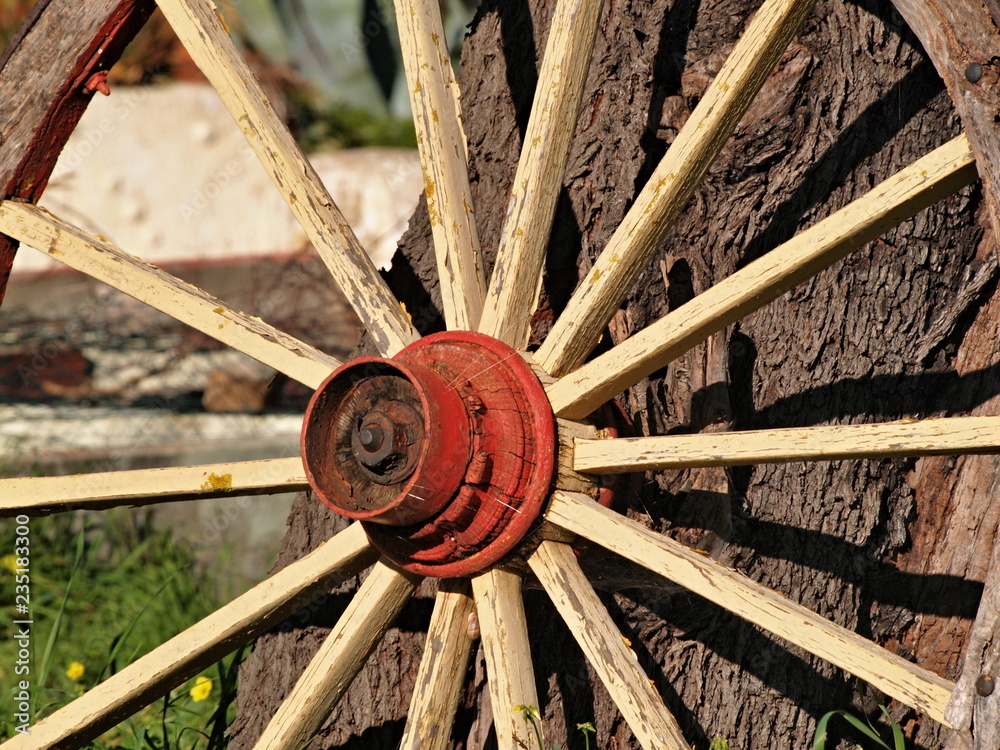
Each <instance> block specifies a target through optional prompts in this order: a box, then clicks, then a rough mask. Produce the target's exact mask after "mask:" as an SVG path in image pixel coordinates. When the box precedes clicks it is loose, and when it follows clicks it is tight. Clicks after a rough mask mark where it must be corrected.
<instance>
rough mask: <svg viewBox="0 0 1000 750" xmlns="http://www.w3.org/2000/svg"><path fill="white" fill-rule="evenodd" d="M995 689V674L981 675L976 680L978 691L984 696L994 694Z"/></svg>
mask: <svg viewBox="0 0 1000 750" xmlns="http://www.w3.org/2000/svg"><path fill="white" fill-rule="evenodd" d="M995 689H996V680H994V679H993V675H991V674H984V675H980V676H979V679H978V680H976V692H977V693H979V694H980V695H981V696H983V697H984V698H985V697H986V696H987V695H993V691H994V690H995Z"/></svg>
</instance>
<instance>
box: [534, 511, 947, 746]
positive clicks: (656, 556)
mask: <svg viewBox="0 0 1000 750" xmlns="http://www.w3.org/2000/svg"><path fill="white" fill-rule="evenodd" d="M546 518H547V519H548V520H549V521H551V522H552V523H554V524H556V525H557V526H560V527H562V528H564V529H566V530H567V531H571V532H573V533H574V534H579V535H580V536H582V537H584V538H585V539H588V540H590V541H592V542H594V543H595V544H600V545H601V546H602V547H605V548H606V549H609V550H611V551H612V552H615V553H616V554H619V555H621V556H622V557H624V558H626V559H628V560H631V561H632V562H634V563H636V564H638V565H642V566H643V567H645V568H647V569H649V570H651V571H653V572H654V573H656V574H658V575H661V576H663V577H664V578H667V579H669V580H671V581H673V582H674V583H677V584H679V585H681V586H683V587H684V588H686V589H688V590H689V591H692V592H694V593H696V594H698V595H699V596H703V597H705V598H706V599H708V600H709V601H712V602H714V603H715V604H717V605H719V606H720V607H723V608H725V609H728V610H729V611H730V612H733V613H734V614H737V615H739V616H740V617H742V618H744V619H746V620H749V621H750V622H752V623H753V624H754V625H757V626H759V627H761V628H763V629H764V630H766V631H768V632H770V633H773V634H774V635H776V636H778V637H780V638H784V639H785V640H786V641H789V642H790V643H792V644H794V645H796V646H798V647H800V648H803V649H805V650H806V651H808V652H809V653H811V654H814V655H815V656H818V657H820V658H822V659H825V660H826V661H828V662H830V663H831V664H834V665H836V666H838V667H840V668H841V669H844V670H846V671H847V672H850V673H851V674H853V675H855V676H856V677H860V678H861V679H862V680H864V681H865V682H867V683H869V684H870V685H872V686H873V687H875V688H877V689H878V690H881V691H882V692H883V693H886V694H887V695H890V696H892V697H893V698H896V699H897V700H899V701H902V702H903V703H905V704H906V705H908V706H912V707H913V708H915V709H917V710H918V711H922V712H924V713H926V714H927V715H928V716H930V717H931V718H933V719H934V720H935V721H938V722H940V723H942V724H944V725H945V726H949V724H948V722H947V721H946V720H945V716H944V711H945V708H946V707H947V705H948V701H949V699H950V698H951V692H952V690H953V689H954V684H953V683H951V682H949V681H948V680H946V679H944V678H943V677H938V676H937V675H936V674H934V673H933V672H930V671H929V670H926V669H923V668H922V667H918V666H917V665H916V664H913V663H911V662H908V661H906V659H904V658H902V657H901V656H897V655H896V654H894V653H892V652H890V651H887V650H886V649H883V648H882V647H881V646H878V645H876V644H874V643H872V642H871V641H869V640H867V639H865V638H863V637H861V636H860V635H858V634H857V633H853V632H851V631H850V630H848V629H847V628H844V627H841V626H840V625H836V624H834V623H832V622H830V621H828V620H826V619H824V618H823V617H820V616H819V615H817V614H816V613H815V612H812V611H810V610H808V609H806V608H805V607H803V606H801V605H799V604H796V603H794V602H792V601H791V600H789V599H786V598H785V597H784V596H782V595H781V594H778V593H777V592H775V591H772V590H771V589H769V588H766V587H765V586H761V585H760V584H759V583H755V582H754V581H752V580H751V579H749V578H747V577H746V576H744V575H743V574H741V573H738V572H737V571H735V570H732V569H730V568H726V567H724V566H722V565H719V564H718V563H717V562H715V561H714V560H712V559H711V558H709V557H706V556H705V555H702V554H699V553H698V552H696V551H694V550H692V549H690V548H689V547H685V546H684V545H683V544H680V543H679V542H676V541H674V540H673V539H670V538H668V537H664V536H661V535H660V534H657V533H655V532H653V531H650V530H649V529H647V528H645V527H644V526H641V525H640V524H638V523H636V522H635V521H632V520H630V519H627V518H625V517H624V516H622V515H619V514H618V513H615V512H614V511H611V510H608V509H606V508H603V507H601V506H600V505H598V504H597V503H595V502H593V501H592V500H591V499H590V498H588V497H587V496H586V495H580V494H574V493H568V492H556V493H554V494H553V497H552V504H551V505H550V507H549V510H548V512H547V514H546Z"/></svg>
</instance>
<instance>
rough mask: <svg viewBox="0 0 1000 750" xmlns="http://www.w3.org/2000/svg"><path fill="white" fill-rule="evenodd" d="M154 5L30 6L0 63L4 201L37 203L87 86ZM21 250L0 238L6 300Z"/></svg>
mask: <svg viewBox="0 0 1000 750" xmlns="http://www.w3.org/2000/svg"><path fill="white" fill-rule="evenodd" d="M155 7H156V6H155V5H154V4H153V2H152V0H93V2H86V3H83V2H79V1H78V0H44V1H43V2H39V3H38V4H37V5H36V6H35V7H34V8H33V9H32V13H31V15H30V16H29V18H28V19H26V25H25V26H23V27H22V28H21V29H20V30H19V32H18V33H17V34H16V35H15V37H14V39H13V40H12V43H11V44H12V46H10V47H8V48H7V49H6V50H4V57H3V63H2V66H0V101H3V102H4V106H3V108H2V110H0V199H4V198H11V197H16V198H20V199H22V200H26V201H29V202H32V203H34V202H36V201H37V200H38V198H39V197H40V196H41V194H42V191H43V190H44V189H45V186H46V185H47V184H48V180H49V175H50V174H51V173H52V169H53V168H54V167H55V164H56V159H57V158H58V156H59V153H60V152H61V151H62V149H63V146H65V145H66V141H67V140H68V139H69V136H70V134H71V133H72V132H73V129H74V128H75V127H76V124H77V123H78V122H79V120H80V117H82V116H83V112H84V110H85V109H86V107H87V104H88V103H89V102H90V101H91V99H92V98H93V92H91V91H87V90H85V88H84V83H86V81H87V80H88V78H89V77H90V76H91V75H92V74H93V73H94V72H96V71H100V70H108V69H109V68H110V67H111V66H112V65H113V64H114V63H115V62H116V61H117V60H118V58H119V56H120V55H121V53H122V51H123V50H124V48H125V46H126V45H127V44H128V43H129V42H130V41H131V40H132V37H133V36H134V35H135V33H136V32H137V31H138V30H139V29H140V28H141V27H142V25H143V23H145V21H146V19H147V18H148V17H149V15H150V14H151V13H152V12H153V9H154V8H155ZM68 30H69V31H71V33H68ZM16 251H17V243H16V242H15V241H13V240H11V239H9V238H6V237H0V302H2V301H3V297H4V292H5V290H6V288H7V281H8V279H9V277H10V268H11V265H12V264H13V262H14V254H15V253H16Z"/></svg>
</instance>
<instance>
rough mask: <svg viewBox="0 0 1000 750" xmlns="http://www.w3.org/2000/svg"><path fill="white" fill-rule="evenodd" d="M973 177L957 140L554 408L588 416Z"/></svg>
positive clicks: (661, 323) (751, 268) (725, 286)
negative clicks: (721, 331)
mask: <svg viewBox="0 0 1000 750" xmlns="http://www.w3.org/2000/svg"><path fill="white" fill-rule="evenodd" d="M975 178H976V167H975V160H974V157H973V154H972V151H971V149H970V147H969V141H968V139H967V138H966V137H965V136H964V135H963V136H959V137H958V138H956V139H954V140H953V141H950V142H948V143H946V144H945V145H944V146H941V147H940V148H938V149H936V150H934V151H932V152H931V153H930V154H928V155H927V156H925V157H924V158H922V159H920V160H918V161H916V162H914V163H913V164H911V165H910V166H909V167H907V168H906V169H904V170H902V171H901V172H899V173H898V174H896V175H894V176H893V177H890V178H889V179H888V180H886V181H884V182H882V183H881V184H880V185H878V186H877V187H875V188H874V189H873V190H871V191H870V192H869V193H868V194H867V195H865V196H863V197H862V198H859V199H858V200H856V201H854V202H853V203H851V204H849V205H847V206H845V207H844V208H842V209H840V210H839V211H837V212H835V213H834V214H832V215H831V216H828V217H827V218H826V219H824V220H823V221H821V222H819V223H818V224H815V225H813V226H812V227H810V228H809V229H807V230H806V231H804V232H801V233H800V234H798V235H797V236H795V237H794V238H792V239H791V240H789V241H788V242H785V243H784V244H782V245H781V246H780V247H777V248H775V249H774V250H772V251H771V252H769V253H767V254H766V255H765V256H764V257H762V258H760V259H758V260H756V261H754V262H753V263H750V264H749V265H747V266H745V267H744V268H742V269H740V270H739V271H737V272H736V273H734V274H733V275H732V276H730V277H728V278H727V279H725V280H724V281H721V282H719V283H718V284H716V285H715V286H714V287H712V288H711V289H708V290H707V291H705V292H704V293H702V294H700V295H698V296H697V297H695V298H694V299H693V300H691V301H690V302H688V303H687V304H684V305H682V306H681V307H679V308H677V310H675V311H674V312H671V313H669V314H668V315H666V316H665V317H663V318H661V319H660V320H658V321H657V322H655V323H653V324H652V325H650V326H648V327H647V328H645V329H643V330H642V331H640V332H639V333H637V334H635V335H634V336H632V337H631V338H628V339H626V340H625V341H624V342H622V343H621V344H619V345H618V346H616V347H615V348H614V349H612V350H611V351H609V352H607V353H605V354H602V355H601V356H599V357H596V358H595V359H593V360H591V361H590V362H588V363H587V364H585V365H584V366H583V367H581V368H579V369H578V370H576V371H574V372H572V373H571V374H569V375H566V376H564V377H563V378H561V379H560V380H559V381H557V382H556V383H555V384H553V385H550V386H548V387H547V388H546V392H547V393H548V395H549V401H550V402H551V403H552V410H553V411H554V412H555V413H556V414H557V415H558V416H560V417H564V418H567V419H581V418H583V417H585V416H587V415H588V414H589V413H590V412H592V411H593V410H594V409H596V408H597V407H598V406H600V405H601V404H603V403H604V402H605V401H608V400H609V399H611V398H612V397H614V396H615V395H616V394H618V393H620V392H621V391H623V390H625V389H626V388H628V387H629V386H631V385H633V384H635V383H636V382H638V381H639V380H640V379H642V378H643V377H645V376H646V375H648V374H649V373H651V372H653V371H654V370H656V369H658V368H660V367H663V366H664V365H666V364H667V363H669V362H670V361H671V360H673V359H674V358H676V357H679V356H680V355H681V354H683V353H684V352H686V351H687V350H688V349H690V348H691V347H692V346H694V345H695V344H698V343H699V342H701V341H704V340H705V339H706V338H707V337H708V336H710V335H712V334H713V333H716V332H717V331H720V330H722V329H723V328H725V327H726V326H727V325H729V324H730V323H734V322H735V321H737V320H739V319H740V318H742V317H743V316H745V315H747V314H748V313H750V312H752V311H753V310H757V309H759V308H760V307H762V306H764V305H765V304H767V303H768V302H770V301H772V300H774V299H775V298H777V297H779V296H781V295H782V294H784V293H785V292H787V291H788V290H789V289H791V288H792V287H793V286H795V285H796V284H798V283H800V282H802V281H805V280H806V279H808V278H809V277H810V276H812V275H813V274H815V273H817V272H818V271H820V270H822V269H823V268H826V267H827V266H829V265H830V264H832V263H835V262H836V261H838V260H840V259H842V258H844V257H845V256H846V255H848V254H849V253H851V252H852V251H854V250H856V249H858V248H859V247H861V246H862V245H864V244H865V243H867V242H870V241H871V240H873V239H875V238H876V237H878V236H879V235H880V234H882V233H883V232H885V231H886V230H887V229H889V228H891V227H894V226H896V225H897V224H899V223H900V222H901V221H903V220H904V219H907V218H909V217H911V216H913V215H914V214H915V213H917V212H918V211H920V210H921V209H923V208H926V207H927V206H929V205H931V204H932V203H934V202H935V201H937V200H939V199H940V198H943V197H945V196H948V195H951V194H952V193H954V192H955V191H956V190H958V189H959V188H961V187H963V186H965V185H968V184H969V183H971V182H972V181H973V180H975ZM540 354H541V352H538V353H536V355H535V359H536V361H537V360H538V359H539V355H540Z"/></svg>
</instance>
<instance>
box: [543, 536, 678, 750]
mask: <svg viewBox="0 0 1000 750" xmlns="http://www.w3.org/2000/svg"><path fill="white" fill-rule="evenodd" d="M528 564H529V565H530V566H531V570H532V571H533V572H534V573H535V575H536V576H538V580H539V581H541V584H542V586H543V587H544V588H545V591H546V592H547V593H548V595H549V596H550V597H551V598H552V602H553V604H555V605H556V609H558V610H559V614H560V615H562V618H563V620H565V621H566V624H567V625H568V626H569V629H570V631H571V632H572V633H573V637H574V638H576V640H577V642H578V643H579V644H580V648H582V649H583V652H584V653H585V654H586V655H587V660H588V661H589V662H590V664H591V665H592V666H593V667H594V669H595V670H597V673H598V674H599V675H600V677H601V681H602V682H603V683H604V685H605V687H607V689H608V692H609V693H610V694H611V697H612V699H613V700H614V702H615V705H616V706H618V710H619V711H621V713H622V716H623V717H625V721H626V722H627V723H628V725H629V728H630V729H631V730H632V732H633V733H634V734H635V736H636V739H637V740H639V744H641V745H642V746H643V747H644V748H646V749H647V750H661V749H662V748H674V750H688V748H690V747H691V745H690V744H688V742H687V741H686V740H685V739H684V735H683V734H682V733H681V728H680V726H679V725H678V724H677V720H676V719H675V718H674V717H673V714H671V713H670V711H669V710H668V709H667V707H666V706H665V705H663V699H662V698H661V697H660V695H659V693H657V692H656V688H654V687H653V685H652V684H651V683H650V681H649V680H648V679H647V677H646V674H645V673H644V672H643V671H642V668H641V667H640V666H639V660H638V657H636V655H635V652H634V651H633V650H632V649H631V648H629V646H628V645H627V644H626V642H625V639H624V638H623V637H622V634H621V633H620V632H619V631H618V628H617V627H616V626H615V623H614V621H613V620H612V619H611V615H609V614H608V610H607V609H606V608H605V607H604V605H603V604H602V603H601V600H600V599H599V598H598V596H597V593H596V592H595V591H594V588H593V586H591V585H590V581H588V580H587V577H586V576H585V575H584V573H583V570H581V568H580V563H579V562H577V559H576V553H574V552H573V549H572V548H571V547H570V546H569V545H567V544H560V543H558V542H551V541H545V542H542V543H541V545H540V546H539V547H538V549H537V550H536V551H535V552H534V554H533V555H532V556H531V557H530V558H529V559H528Z"/></svg>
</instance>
